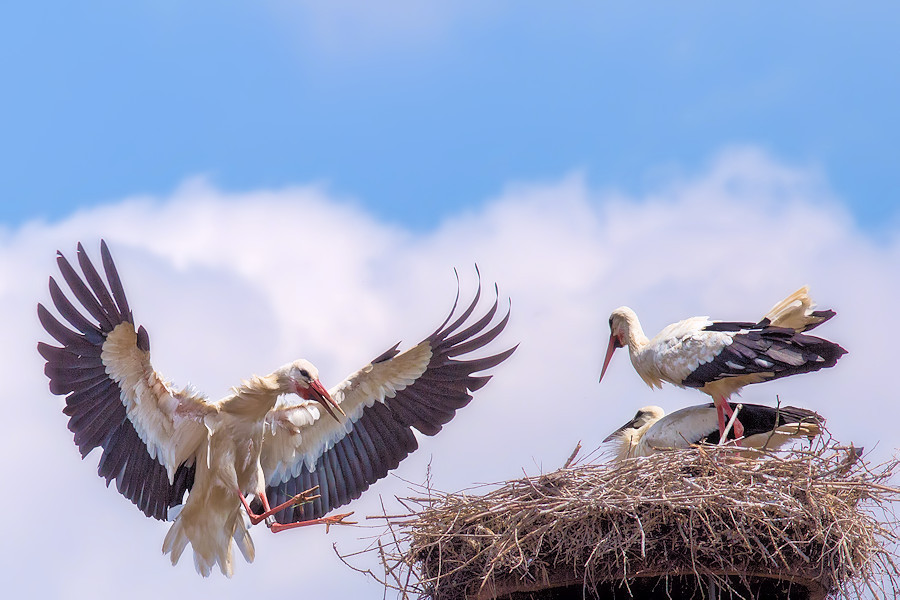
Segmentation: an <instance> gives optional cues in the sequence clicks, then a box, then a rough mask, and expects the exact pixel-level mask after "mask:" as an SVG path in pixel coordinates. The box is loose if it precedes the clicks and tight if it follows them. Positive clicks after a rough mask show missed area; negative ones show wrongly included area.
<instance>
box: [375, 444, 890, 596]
mask: <svg viewBox="0 0 900 600" xmlns="http://www.w3.org/2000/svg"><path fill="white" fill-rule="evenodd" d="M569 462H572V460H571V458H570V461H569ZM897 463H898V460H897V459H894V460H892V461H890V462H888V463H884V464H882V465H879V466H878V467H875V468H873V467H871V466H870V465H869V464H867V462H866V460H865V459H863V458H861V457H860V456H859V453H858V452H857V451H855V450H853V449H852V448H851V449H848V448H846V447H839V446H836V445H830V446H827V445H825V444H822V445H821V447H819V448H817V449H813V450H811V451H793V452H791V453H784V454H782V453H767V454H765V455H764V456H761V457H757V458H753V459H746V458H742V457H739V456H738V455H737V454H736V452H735V449H734V448H729V447H721V446H720V447H703V448H699V449H690V450H676V451H671V452H663V453H659V454H656V455H654V456H650V457H646V458H638V459H629V460H626V461H623V462H620V463H610V464H574V465H569V464H567V466H566V467H564V468H562V469H560V470H558V471H554V472H552V473H547V474H543V475H538V476H531V477H524V478H522V479H518V480H514V481H508V482H505V483H502V484H496V485H494V486H489V487H488V489H490V491H487V492H486V493H483V494H480V495H479V494H476V493H474V491H472V490H470V491H467V492H460V493H440V492H435V491H433V490H431V489H430V486H425V487H421V488H420V491H422V492H423V493H422V495H419V496H416V497H410V498H400V499H398V500H399V501H400V502H401V503H402V504H403V505H404V506H405V507H406V508H407V510H408V512H407V513H406V514H403V515H387V514H385V515H383V516H380V517H370V518H381V519H385V520H386V522H387V529H386V531H385V533H384V534H383V535H381V536H379V537H378V539H377V540H376V542H375V543H374V544H373V548H374V549H375V551H376V552H378V554H379V557H380V561H381V563H382V565H383V567H384V575H383V577H382V576H380V575H378V576H375V575H374V574H372V572H371V571H367V572H368V573H369V574H371V575H373V576H375V577H376V578H377V579H379V581H382V583H384V584H385V585H387V586H388V587H389V588H394V589H396V590H398V591H399V595H400V596H401V597H404V598H409V597H430V598H434V599H436V600H443V599H452V598H464V597H467V596H479V597H491V596H492V594H491V593H489V591H490V590H492V589H499V588H504V587H505V588H506V589H511V588H510V583H512V584H524V585H525V586H526V587H527V588H528V589H535V585H534V584H535V583H538V584H539V583H540V582H542V581H543V582H547V581H550V580H551V579H553V578H554V574H556V578H557V579H558V574H559V573H564V574H567V575H568V577H569V578H570V580H571V579H574V580H575V581H576V582H580V583H582V584H583V585H584V587H585V589H586V590H593V589H595V588H596V586H597V585H598V584H599V583H601V582H618V583H619V584H621V585H622V586H624V587H625V588H627V587H628V582H629V581H634V578H635V577H640V576H646V575H650V574H652V575H663V576H665V574H682V575H683V574H689V575H694V576H696V577H697V578H701V577H715V578H717V579H718V581H720V582H721V583H722V584H724V585H725V586H727V585H728V579H727V578H726V577H725V576H724V575H723V574H730V575H735V574H738V575H739V574H748V573H752V574H757V575H760V574H761V575H770V576H777V577H781V578H787V579H791V580H794V581H808V580H814V581H816V582H818V584H819V585H820V586H821V588H822V589H823V590H824V591H826V592H827V593H829V594H841V595H842V596H851V597H852V596H863V595H868V594H869V593H871V594H874V595H875V597H894V596H895V595H896V593H897V591H898V581H900V577H898V570H897V565H896V564H895V561H894V558H893V555H892V553H891V551H890V550H889V549H888V548H896V544H897V535H896V531H897V527H896V525H897V521H896V518H895V516H894V514H893V511H892V510H891V502H894V501H897V500H898V499H900V490H897V489H895V488H893V487H890V486H888V485H886V482H887V481H888V480H889V479H890V477H891V476H892V474H893V471H894V469H895V467H896V465H897ZM483 489H484V488H481V491H483ZM475 491H479V490H475ZM498 584H499V588H498V587H497V586H498ZM529 585H530V587H528V586H529ZM514 587H515V585H513V588H514ZM538 587H539V586H538ZM586 597H591V594H590V592H588V594H587V595H586Z"/></svg>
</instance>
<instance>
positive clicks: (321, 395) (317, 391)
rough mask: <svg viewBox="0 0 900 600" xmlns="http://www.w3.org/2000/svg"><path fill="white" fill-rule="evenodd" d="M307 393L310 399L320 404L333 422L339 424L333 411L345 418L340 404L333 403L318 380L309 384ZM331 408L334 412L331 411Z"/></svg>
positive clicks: (332, 399)
mask: <svg viewBox="0 0 900 600" xmlns="http://www.w3.org/2000/svg"><path fill="white" fill-rule="evenodd" d="M309 392H310V394H309V396H310V399H311V400H315V401H316V402H318V403H319V404H321V405H322V408H324V409H325V411H326V412H328V414H329V415H331V417H332V418H333V419H334V420H335V421H337V422H340V419H339V418H338V416H337V415H336V414H335V412H334V410H337V411H338V412H339V413H341V414H342V415H344V416H345V417H346V416H347V415H346V413H344V409H342V408H341V406H340V404H338V403H337V402H335V401H334V398H332V397H331V394H329V393H328V390H326V389H325V387H324V386H323V385H322V383H321V382H320V381H319V380H318V379H315V380H313V381H311V382H310V384H309ZM332 408H333V409H334V410H332Z"/></svg>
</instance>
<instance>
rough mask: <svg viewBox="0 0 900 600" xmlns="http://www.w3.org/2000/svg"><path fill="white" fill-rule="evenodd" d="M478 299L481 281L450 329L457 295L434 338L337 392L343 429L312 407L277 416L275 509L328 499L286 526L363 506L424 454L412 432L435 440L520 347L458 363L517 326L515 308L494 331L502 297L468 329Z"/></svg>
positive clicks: (293, 514) (302, 509) (267, 447)
mask: <svg viewBox="0 0 900 600" xmlns="http://www.w3.org/2000/svg"><path fill="white" fill-rule="evenodd" d="M495 293H496V286H495ZM480 295H481V284H480V283H479V287H478V292H477V293H476V295H475V299H474V300H473V301H472V303H471V304H470V305H469V306H468V308H466V309H465V310H464V311H463V313H462V314H461V315H460V316H459V317H458V318H457V319H456V320H455V321H453V323H451V324H449V325H448V323H450V320H451V319H452V318H453V315H454V313H455V312H456V307H457V303H458V300H459V292H458V291H457V301H456V302H454V304H453V309H452V310H451V311H450V315H448V317H447V319H446V320H445V321H444V322H443V323H442V324H441V326H440V327H438V328H437V330H435V332H434V333H432V334H431V335H430V336H428V337H427V338H426V339H425V340H423V341H422V342H421V343H419V344H418V345H416V346H414V347H412V348H410V349H408V350H406V351H404V352H399V351H398V350H397V346H399V344H397V345H396V346H394V347H393V348H390V349H388V350H387V351H386V352H384V353H383V354H382V355H381V356H379V357H378V358H376V359H375V360H373V361H372V362H371V363H370V364H369V365H367V366H365V367H364V368H362V369H360V370H359V371H357V372H356V373H354V374H352V375H350V376H349V377H348V378H347V379H346V380H344V381H343V382H342V383H341V384H339V385H338V386H336V387H335V388H334V389H332V390H330V393H331V396H332V397H333V398H334V399H335V400H336V401H337V402H338V403H340V406H341V408H342V409H343V410H344V412H345V413H346V415H347V418H346V419H343V418H342V419H341V422H340V423H338V422H336V421H335V420H334V419H332V418H331V417H329V416H327V415H325V416H324V417H323V414H322V413H321V412H320V411H319V408H318V406H316V405H315V404H314V403H310V402H303V403H300V404H296V405H293V406H282V407H276V410H274V411H272V412H270V414H269V417H268V424H269V427H267V434H266V438H265V439H264V441H263V449H262V456H261V460H262V464H263V470H264V471H265V473H266V481H267V483H268V488H267V490H266V494H267V496H268V498H269V500H270V501H271V502H272V505H273V506H275V505H277V504H280V503H282V502H285V501H286V500H287V499H289V498H290V497H291V496H293V495H295V494H298V493H300V492H302V491H304V490H307V489H310V488H312V487H315V486H319V489H318V493H319V494H320V497H319V498H318V499H316V500H314V501H312V502H310V503H308V504H305V505H303V506H298V507H295V508H293V509H286V510H283V511H281V512H280V513H279V514H278V515H277V519H278V521H279V522H282V523H289V522H293V521H301V520H307V519H314V518H318V517H321V516H323V515H325V514H326V513H328V512H329V511H330V510H332V509H334V508H336V507H338V506H342V505H344V504H346V503H348V502H350V501H351V500H354V499H356V498H358V497H359V496H360V494H362V492H364V491H365V490H366V489H368V487H369V486H370V485H371V484H372V483H374V482H376V481H378V480H379V479H381V478H382V477H384V476H385V475H387V473H388V471H389V470H391V469H393V468H395V467H397V465H398V464H400V461H401V460H403V459H404V458H406V457H407V456H408V455H409V454H410V453H411V452H412V451H414V450H415V449H416V448H417V447H418V443H417V442H416V438H415V435H414V434H413V431H412V429H413V428H415V429H417V430H419V431H420V432H422V433H424V434H425V435H435V434H436V433H437V432H439V431H440V430H441V427H442V426H443V425H444V424H445V423H447V422H448V421H450V420H451V419H452V418H453V416H454V415H455V414H456V411H457V410H458V409H460V408H462V407H463V406H465V405H466V404H468V403H469V401H470V400H471V399H472V394H471V393H472V392H474V391H475V390H478V389H480V388H481V387H482V386H484V384H486V383H487V382H488V380H489V379H490V378H491V376H490V375H474V373H479V372H483V371H485V370H487V369H490V368H491V367H494V366H496V365H498V364H500V363H501V362H503V361H504V360H506V359H507V358H508V357H509V356H510V355H511V354H512V353H513V352H514V351H515V347H513V348H510V349H508V350H505V351H504V352H500V353H498V354H494V355H491V356H486V357H482V358H472V359H465V360H461V359H457V358H454V357H457V356H460V355H464V354H468V353H470V352H474V351H476V350H478V349H480V348H482V347H484V346H485V345H487V344H488V343H489V342H491V341H492V340H493V339H495V338H496V337H497V336H498V335H499V334H500V332H501V331H503V329H504V327H506V323H507V322H508V320H509V311H508V310H507V312H506V315H505V316H504V317H503V318H502V319H500V321H499V322H498V323H497V324H495V325H493V326H492V327H489V325H490V323H491V321H492V320H493V318H494V315H495V314H496V312H497V306H498V303H499V297H498V298H497V299H495V301H494V304H493V306H492V307H491V308H490V309H489V310H488V311H487V313H486V314H485V315H484V316H482V317H481V318H479V319H478V320H477V321H475V322H474V323H472V324H471V325H468V326H467V327H465V328H463V325H464V323H465V322H466V321H467V320H468V319H469V317H470V316H471V315H472V313H473V311H474V310H475V306H476V305H477V304H478V300H479V298H480Z"/></svg>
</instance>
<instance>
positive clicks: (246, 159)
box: [0, 0, 900, 230]
mask: <svg viewBox="0 0 900 600" xmlns="http://www.w3.org/2000/svg"><path fill="white" fill-rule="evenodd" d="M898 26H900V9H898V8H897V7H896V5H894V4H892V3H887V2H882V3H877V2H876V3H867V4H866V5H865V6H864V7H859V6H850V5H847V4H846V3H840V2H816V3H811V2H810V3H792V4H791V5H790V6H787V5H784V4H782V3H779V4H775V3H771V4H770V5H769V6H768V7H764V8H759V7H758V6H757V7H753V8H750V7H745V6H735V5H733V4H723V3H713V2H684V3H671V4H667V5H665V6H660V7H654V9H653V10H648V9H646V7H645V8H644V9H638V8H636V7H633V6H621V5H618V4H614V3H605V2H575V3H572V4H571V5H570V6H568V7H567V8H566V9H565V10H561V9H560V8H559V7H558V5H554V6H553V7H550V5H547V4H546V3H540V2H493V3H478V2H460V3H441V2H428V3H418V2H413V1H412V0H407V1H400V2H391V3H379V7H378V9H377V10H376V9H374V8H366V6H365V3H357V2H354V1H352V0H345V1H343V2H334V3H328V5H327V6H324V5H323V6H318V7H317V6H315V5H314V4H313V3H307V2H302V3H291V2H286V1H281V0H265V1H262V2H254V3H248V2H234V3H221V2H207V1H199V2H191V3H181V2H171V1H167V2H159V1H152V2H151V1H136V2H128V3H116V2H82V3H77V4H71V3H63V4H54V5H53V6H52V8H51V7H48V6H47V5H45V4H44V3H40V2H37V3H15V4H14V5H11V6H7V7H6V8H5V9H4V18H3V19H2V24H0V55H2V56H4V57H6V60H4V61H3V63H2V65H0V77H2V80H3V82H4V88H5V90H6V91H5V92H4V93H3V94H2V95H0V114H2V115H3V117H2V120H3V124H2V136H0V164H2V165H3V169H2V170H0V189H2V190H3V193H4V198H5V199H4V202H3V203H2V205H0V221H2V222H4V223H7V224H9V225H13V226H14V225H16V224H20V223H22V222H23V221H26V220H28V219H31V218H34V217H40V218H45V219H51V220H56V219H59V218H61V217H63V216H65V215H67V214H70V213H71V212H72V211H73V210H75V209H76V208H78V207H81V206H86V205H96V204H100V203H109V202H113V201H115V200H117V199H120V198H122V197H126V196H130V195H134V194H143V193H151V194H164V193H168V192H170V191H171V190H173V189H174V188H176V187H177V186H178V184H179V183H180V182H182V181H183V180H185V179H186V178H189V177H191V176H194V175H198V174H204V175H206V176H208V177H210V178H211V179H212V180H213V181H215V182H216V183H217V184H218V185H220V186H222V187H224V188H226V189H234V190H249V189H256V188H271V187H275V188H278V187H281V186H284V185H290V184H297V183H307V182H321V183H325V184H326V185H328V187H329V189H331V190H333V191H334V192H335V193H337V194H339V195H342V196H344V197H348V198H352V199H354V201H355V202H358V203H360V204H362V205H364V206H365V207H366V208H367V209H368V210H369V211H371V212H373V213H374V214H376V215H378V216H379V217H381V218H384V219H386V220H389V221H392V222H397V223H400V224H403V225H405V226H409V227H413V228H425V229H427V228H432V227H434V226H436V225H437V224H438V223H439V222H440V221H441V220H442V219H443V218H445V217H447V216H448V215H452V214H454V213H456V212H458V211H459V210H460V208H461V207H475V206H478V205H480V204H482V203H483V202H485V201H486V199H488V198H490V197H492V196H495V195H497V194H499V193H500V191H501V190H502V189H503V188H504V186H505V185H506V184H508V183H509V182H510V181H535V180H538V181H540V180H545V179H553V178H557V177H560V176H563V175H564V174H566V173H567V172H570V171H572V170H580V171H582V172H583V173H584V174H585V176H586V177H587V178H588V180H589V181H590V182H592V183H593V184H594V185H596V186H600V187H612V188H616V189H621V190H627V191H629V192H634V193H639V192H641V191H644V190H646V189H647V188H648V187H651V186H652V185H653V184H654V183H655V182H656V180H657V179H658V178H659V177H661V176H666V175H668V174H671V173H672V172H688V173H693V172H696V171H697V170H699V169H701V168H702V166H703V165H705V164H706V163H707V162H708V161H709V160H710V158H711V157H712V156H713V155H714V154H715V153H716V152H717V151H718V150H720V149H721V148H723V147H728V146H731V145H734V144H753V145H757V146H759V147H762V148H764V149H766V150H767V151H768V152H770V153H771V154H772V155H773V156H775V157H778V158H779V159H781V160H784V161H786V162H788V163H790V164H795V165H801V166H809V165H812V166H816V167H819V168H821V169H822V170H823V171H824V172H825V173H826V176H827V179H828V181H829V182H830V185H831V186H832V187H833V189H834V190H835V191H836V192H837V193H838V194H839V195H841V196H842V197H843V198H845V200H846V202H847V203H848V205H849V206H850V207H851V210H852V213H853V215H854V216H855V217H856V219H857V220H858V221H859V223H860V224H861V225H862V226H863V227H864V228H867V229H872V230H877V229H879V228H880V227H881V224H882V223H884V222H885V221H886V220H892V219H894V218H896V215H897V208H896V207H897V205H898V202H897V201H896V190H898V189H900V169H898V168H897V164H898V160H897V159H898V155H900V153H898V151H897V148H896V144H897V142H896V140H897V139H898V137H900V117H898V116H897V107H898V106H900V83H898V81H900V79H898V75H897V71H898V59H897V58H896V57H897V56H900V40H898V39H897V36H896V31H897V28H898Z"/></svg>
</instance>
